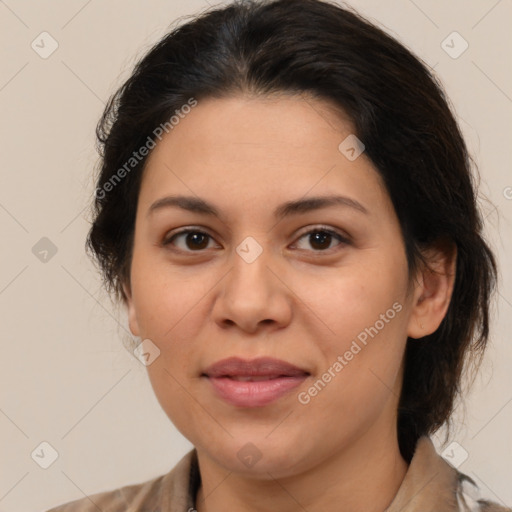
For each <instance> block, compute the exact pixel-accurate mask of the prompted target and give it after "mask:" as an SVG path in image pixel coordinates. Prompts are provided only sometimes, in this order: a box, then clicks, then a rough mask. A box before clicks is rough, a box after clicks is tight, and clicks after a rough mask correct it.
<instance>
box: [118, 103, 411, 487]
mask: <svg viewBox="0 0 512 512" xmlns="http://www.w3.org/2000/svg"><path fill="white" fill-rule="evenodd" d="M353 133H354V128H353V126H352V124H351V123H350V121H349V120H347V119H346V118H344V117H343V115H342V113H340V112H336V111H335V109H334V108H333V106H331V105H329V104H328V103H324V102H321V101H319V100H317V99H316V100H313V99H306V98H304V97H298V96H288V97H280V98H274V99H271V98H265V99H262V98H258V99H255V98H242V97H236V98H235V97H234V98H229V99H208V100H202V101H200V102H199V103H198V104H197V106H195V107H194V108H193V109H191V112H190V113H189V114H187V115H186V116H184V118H183V119H181V120H180V122H179V124H177V125H175V126H174V128H173V130H172V131H170V132H169V134H167V135H166V136H165V137H164V138H163V139H162V140H161V142H159V143H158V144H157V146H156V147H155V149H154V150H153V152H152V154H151V155H150V158H149V160H148V162H147V166H146V169H145V171H144V176H143V180H142V184H141V189H140V195H139V202H138V207H137V216H136V224H135V238H134V248H133V259H132V266H131V277H130V287H126V288H125V290H126V293H127V295H128V310H129V322H130V329H131V331H132V333H133V334H134V335H136V336H140V337H141V338H142V339H149V340H151V343H152V344H154V346H156V347H157V348H158V350H159V351H160V355H159V356H158V357H157V358H156V359H155V360H154V361H153V362H151V364H149V365H148V366H147V369H148V373H149V377H150V380H151V383H152V386H153V389H154V391H155V393H156V396H157V398H158V400H159V402H160V404H161V406H162V408H163V409H164V411H165V412H166V413H167V415H168V417H169V418H170V419H171V421H172V422H173V423H174V424H175V426H176V427H177V428H178V429H179V430H180V431H181V432H182V433H183V434H184V436H185V437H187V438H188V439H189V440H190V441H191V442H192V443H193V444H194V445H195V446H196V448H197V449H198V452H199V453H200V454H202V455H203V456H207V457H208V458H209V459H210V460H212V461H214V462H215V463H217V464H219V465H220V466H222V467H224V468H226V469H228V470H230V471H237V472H241V473H243V472H251V473H252V474H254V475H260V476H261V477H262V478H263V477H264V475H266V474H267V471H271V472H272V474H273V475H274V476H285V475H291V474H293V473H294V472H298V471H303V470H307V469H308V468H309V467H313V466H314V465H315V464H320V463H321V462H322V461H323V460H325V459H326V458H328V457H330V456H331V455H332V454H334V453H339V452H340V451H341V450H345V449H348V447H350V446H351V445H353V444H354V443H355V442H356V441H357V440H358V439H360V438H362V437H363V436H378V435H382V433H383V432H386V433H388V432H393V429H394V428H395V423H396V408H397V403H398V396H399V392H400V385H401V363H402V359H403V353H404V347H405V342H406V339H407V336H408V335H409V334H411V335H412V327H411V325H412V323H413V322H414V317H413V311H414V308H413V304H414V300H415V297H416V296H415V294H414V292H412V293H408V283H409V275H408V268H407V262H406V256H405V250H404V244H403V241H402V237H401V232H400V226H399V223H398V220H397V217H396V215H395V212H394V209H393V207H392V204H391V201H390V198H389V196H388V194H387V192H386V190H385V189H384V187H383V184H382V182H381V180H380V177H379V175H378V173H377V172H376V170H375V168H374V167H373V165H372V164H371V162H370V161H369V159H368V158H367V157H366V156H365V154H364V152H363V153H362V154H361V155H360V156H359V157H357V158H355V159H354V156H357V153H356V152H353V151H351V150H350V147H351V144H350V141H351V139H348V141H347V142H345V143H344V144H342V146H341V150H340V149H339V146H340V143H342V142H343V141H344V140H345V139H346V138H347V137H349V136H351V134H353ZM347 145H348V146H347ZM352 146H353V144H352ZM347 147H348V149H347ZM355 149H356V150H357V147H355ZM171 196H172V197H173V198H174V200H169V199H165V198H169V197H171ZM183 197H187V198H190V199H192V200H193V201H186V200H184V199H182V200H176V198H183ZM334 197H337V198H338V199H336V200H332V201H330V202H329V201H327V200H325V198H334ZM313 198H317V199H318V200H315V201H312V199H313ZM199 200H201V201H203V202H204V203H207V205H208V206H209V208H206V207H205V206H204V203H199V202H198V201H199ZM295 203H296V204H295ZM212 212H215V213H212ZM146 343H147V342H146ZM232 357H236V358H240V359H241V360H243V361H242V362H241V364H238V365H237V364H234V365H225V366H221V367H217V370H218V371H217V372H215V368H213V369H212V365H214V363H217V362H219V361H222V360H225V359H227V358H232ZM259 358H272V359H274V360H278V361H277V362H276V361H270V362H269V361H267V362H266V363H265V361H263V363H262V365H260V366H258V365H257V364H256V363H255V362H254V361H255V360H256V359H259ZM235 362H236V361H235ZM238 362H239V363H240V361H239V360H238ZM244 362H245V363H247V364H243V363H244ZM251 362H252V363H254V364H251ZM256 362H257V361H256ZM285 363H287V364H288V365H293V368H292V367H291V366H286V364H285ZM251 457H252V458H253V459H254V458H256V459H259V460H258V462H257V464H254V465H252V466H251V463H250V462H249V459H250V458H251ZM244 461H245V462H244Z"/></svg>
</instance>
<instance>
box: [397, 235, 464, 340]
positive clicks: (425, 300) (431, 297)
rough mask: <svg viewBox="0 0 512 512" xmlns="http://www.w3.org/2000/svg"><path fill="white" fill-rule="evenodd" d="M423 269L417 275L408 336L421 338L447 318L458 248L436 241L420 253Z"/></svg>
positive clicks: (448, 243)
mask: <svg viewBox="0 0 512 512" xmlns="http://www.w3.org/2000/svg"><path fill="white" fill-rule="evenodd" d="M423 255H424V257H425V261H426V263H427V264H426V265H424V264H422V265H421V268H420V269H419V270H418V272H417V274H416V284H415V287H414V291H413V294H414V295H413V301H412V310H411V316H410V319H409V325H408V328H407V335H408V336H409V337H410V338H422V337H423V336H428V335H429V334H432V333H433V332H435V331H436V330H437V328H438V327H439V325H440V324H441V322H442V320H443V318H444V317H445V315H446V312H447V310H448V306H449V305H450V300H451V297H452V292H453V286H454V283H455V271H456V261H457V247H456V246H455V244H454V243H453V242H451V241H439V242H438V243H436V244H434V245H432V246H431V247H430V248H429V249H427V250H426V251H423Z"/></svg>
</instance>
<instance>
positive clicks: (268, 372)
mask: <svg viewBox="0 0 512 512" xmlns="http://www.w3.org/2000/svg"><path fill="white" fill-rule="evenodd" d="M204 373H205V374H206V375H207V376H208V377H232V378H236V379H239V380H262V379H261V378H260V377H263V378H266V379H267V380H268V379H273V378H274V379H275V378H278V377H297V376H299V375H306V374H308V372H307V371H306V370H302V369H301V368H298V367H297V366H294V365H293V364H290V363H287V362H286V361H281V360H279V359H273V358H271V357H260V358H258V359H253V360H252V361H249V360H246V359H241V358H239V357H230V358H228V359H223V360H222V361H218V362H217V363H215V364H212V365H211V366H209V367H208V368H207V369H206V370H205V372H204Z"/></svg>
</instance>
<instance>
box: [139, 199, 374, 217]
mask: <svg viewBox="0 0 512 512" xmlns="http://www.w3.org/2000/svg"><path fill="white" fill-rule="evenodd" d="M330 206H347V207H349V208H352V209H354V210H356V211H359V212H361V213H364V214H368V210H367V209H366V208H365V207H364V206H363V205H362V204H361V203H360V202H359V201H356V200H355V199H351V198H349V197H345V196H333V195H330V196H317V197H309V198H307V199H297V200H294V201H287V202H286V203H283V204H281V205H280V206H278V207H277V208H276V209H275V210H274V217H275V218H276V219H283V218H285V217H289V216H291V215H298V214H302V213H307V212H310V211H314V210H320V209H322V208H328V207H330ZM171 207H177V208H181V209H183V210H187V211H189V212H193V213H199V214H203V215H209V216H212V217H217V218H220V217H221V215H220V212H219V210H218V209H217V208H216V207H215V206H214V205H213V204H211V203H209V202H208V201H205V200H204V199H201V198H199V197H194V196H166V197H162V198H161V199H158V200H157V201H155V202H154V203H153V204H152V205H151V206H150V207H149V210H148V212H147V215H148V216H149V215H151V214H152V213H153V212H155V211H157V210H160V209H163V208H171Z"/></svg>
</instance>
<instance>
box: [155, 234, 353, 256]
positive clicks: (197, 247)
mask: <svg viewBox="0 0 512 512" xmlns="http://www.w3.org/2000/svg"><path fill="white" fill-rule="evenodd" d="M183 237H184V238H183ZM306 237H309V241H308V242H309V243H310V244H311V247H313V248H314V252H322V251H326V250H327V249H331V248H332V247H331V243H332V242H333V239H337V240H338V241H339V243H338V245H342V244H344V243H345V244H347V243H348V240H347V238H346V237H344V236H342V235H341V234H339V233H337V232H335V231H332V230H330V229H325V228H320V229H319V228H316V229H313V230H311V231H308V232H307V233H304V234H302V235H301V236H300V237H299V240H302V239H303V238H306ZM180 238H182V239H183V241H184V243H185V248H183V247H179V246H178V244H176V243H175V241H176V240H177V239H180ZM209 239H211V240H213V238H212V237H211V236H210V235H209V234H208V233H205V232H204V231H199V230H195V229H187V230H183V231H180V232H179V233H175V234H174V235H172V236H171V237H169V238H167V239H166V240H164V242H163V245H176V246H178V249H180V250H182V251H184V252H198V251H201V250H203V249H207V248H208V242H209ZM296 245H297V244H296ZM299 248H300V249H304V248H301V247H299ZM306 250H307V248H306Z"/></svg>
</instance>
